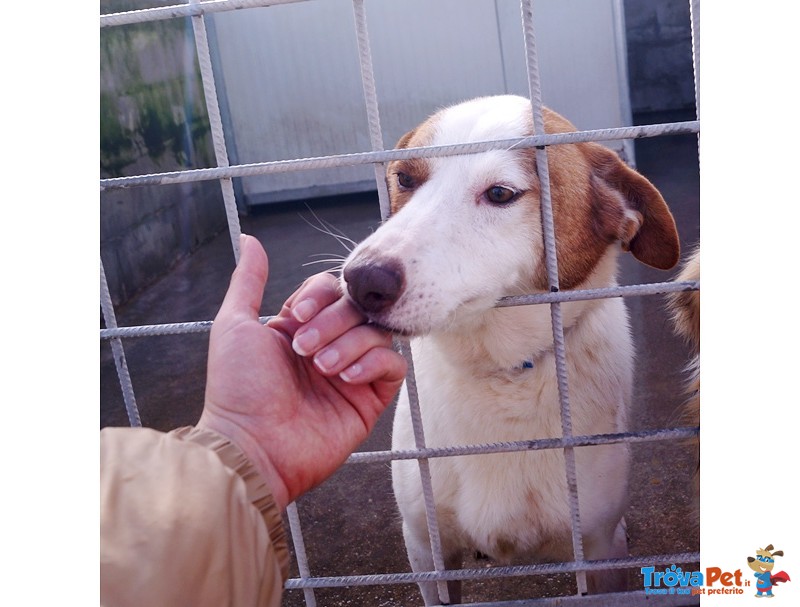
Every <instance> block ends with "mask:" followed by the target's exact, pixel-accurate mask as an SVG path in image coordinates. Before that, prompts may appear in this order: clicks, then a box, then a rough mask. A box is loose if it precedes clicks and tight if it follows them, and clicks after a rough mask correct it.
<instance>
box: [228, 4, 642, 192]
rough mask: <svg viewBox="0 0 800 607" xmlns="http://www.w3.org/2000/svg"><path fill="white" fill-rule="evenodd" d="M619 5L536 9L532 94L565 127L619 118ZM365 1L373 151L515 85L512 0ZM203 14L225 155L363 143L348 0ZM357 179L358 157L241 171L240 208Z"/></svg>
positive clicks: (519, 87)
mask: <svg viewBox="0 0 800 607" xmlns="http://www.w3.org/2000/svg"><path fill="white" fill-rule="evenodd" d="M618 1H619V0H573V1H570V2H563V1H562V0H540V1H538V2H537V3H536V5H535V10H536V23H537V27H536V34H537V43H538V47H539V56H540V72H541V78H542V86H543V90H544V101H545V103H546V104H547V105H549V106H550V107H552V108H553V109H555V110H557V111H559V112H560V113H562V114H564V115H565V116H567V117H568V118H570V119H571V120H572V121H573V122H574V123H575V124H576V126H578V128H605V127H616V126H623V125H628V124H630V111H629V110H628V109H627V108H628V102H627V97H626V95H627V78H626V71H625V70H624V65H623V66H622V68H623V69H620V65H619V64H618V57H619V56H620V55H619V52H618V51H619V44H620V43H621V44H623V50H624V37H623V34H624V32H620V31H619V27H618V21H617V20H616V14H615V4H616V3H617V2H618ZM366 7H367V16H368V22H369V23H368V25H369V31H370V43H371V47H372V56H373V63H374V69H375V78H376V85H377V90H378V98H379V104H380V111H381V121H382V126H383V140H384V146H385V147H386V148H391V147H393V146H394V144H395V142H396V141H397V139H398V138H399V137H400V136H401V135H402V134H403V133H405V132H406V131H408V130H409V129H411V128H413V127H414V126H415V125H416V124H418V123H419V122H420V121H421V120H423V119H424V118H425V117H426V116H427V115H429V114H430V113H431V112H433V111H435V110H436V109H437V108H439V107H442V106H445V105H448V104H451V103H454V102H457V101H461V100H464V99H468V98H470V97H475V96H478V95H491V94H499V93H505V92H511V93H517V94H522V95H527V93H528V89H527V70H526V67H525V55H524V46H523V37H522V30H521V25H520V7H519V2H518V0H392V1H389V0H369V1H368V2H367V5H366ZM214 22H215V32H216V38H217V39H216V42H217V45H218V56H219V67H220V69H221V71H222V77H223V79H224V91H223V94H225V95H226V96H227V105H228V107H229V113H230V122H229V124H230V125H231V130H232V132H231V133H229V140H230V142H232V144H233V145H232V147H233V148H234V149H233V153H234V158H235V162H237V163H249V162H260V161H266V160H278V159H288V158H302V157H310V156H325V155H331V154H341V153H350V152H362V151H368V150H369V149H370V144H369V136H368V133H367V126H366V111H365V109H364V100H363V93H362V88H361V79H360V75H359V64H358V50H357V46H356V40H355V35H354V22H353V12H352V3H351V1H350V0H319V1H317V2H303V3H299V4H289V5H283V6H274V7H270V8H263V9H254V10H248V11H232V12H229V13H224V14H219V15H215V16H214ZM622 56H623V57H624V54H623V55H622ZM587 99H588V100H590V102H588V103H587ZM619 145H620V144H617V146H619ZM368 189H374V173H373V171H372V170H371V168H370V167H352V168H346V169H335V170H334V169H332V170H319V171H311V172H297V173H282V174H277V175H267V176H261V177H251V178H247V179H245V180H243V190H244V194H245V196H246V201H247V203H248V204H258V203H261V202H270V201H274V200H293V199H297V198H302V197H306V196H313V195H325V194H336V193H347V192H354V191H363V190H368Z"/></svg>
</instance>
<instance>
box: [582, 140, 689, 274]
mask: <svg viewBox="0 0 800 607" xmlns="http://www.w3.org/2000/svg"><path fill="white" fill-rule="evenodd" d="M586 155H587V157H588V159H589V162H590V163H591V165H592V172H593V174H592V185H593V190H594V194H595V197H596V201H595V204H597V205H599V206H598V208H597V209H596V211H595V215H596V217H597V221H598V223H599V224H600V225H599V227H600V229H601V230H603V231H604V232H605V235H606V236H611V237H616V238H618V239H619V240H620V241H621V242H622V248H623V249H625V250H626V251H630V252H631V253H633V255H634V257H636V259H638V260H639V261H641V262H642V263H646V264H647V265H649V266H653V267H654V268H658V269H660V270H669V269H670V268H672V267H673V266H675V264H677V263H678V260H679V259H680V242H679V240H678V231H677V229H676V227H675V219H674V218H673V217H672V213H670V211H669V208H668V207H667V203H666V202H664V198H662V196H661V194H660V193H659V192H658V190H657V189H656V188H655V186H654V185H653V184H652V183H650V182H649V181H648V180H647V179H645V178H644V177H643V176H642V175H640V174H639V173H637V172H636V171H634V170H633V169H631V168H630V167H628V166H627V165H626V164H625V163H624V162H622V160H621V159H620V158H619V156H617V154H616V153H614V152H613V151H612V150H609V149H608V148H606V147H603V146H602V145H599V144H592V145H590V146H589V147H587V148H586ZM620 203H621V205H622V208H621V209H620ZM620 211H621V212H620Z"/></svg>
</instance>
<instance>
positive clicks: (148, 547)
mask: <svg viewBox="0 0 800 607" xmlns="http://www.w3.org/2000/svg"><path fill="white" fill-rule="evenodd" d="M288 565H289V552H288V545H287V542H286V535H285V531H284V529H283V522H282V520H281V514H280V512H279V511H278V508H277V506H276V505H275V502H274V500H273V499H272V496H271V494H270V492H269V490H268V489H267V486H266V484H265V482H264V480H263V479H262V478H261V476H260V475H259V474H258V473H257V472H256V471H255V469H254V468H253V466H252V464H251V463H250V462H249V461H248V460H247V458H246V457H245V456H244V454H243V453H242V451H241V450H240V449H239V448H238V447H236V446H235V445H233V444H232V443H231V442H230V441H228V440H227V439H226V438H225V437H223V436H220V435H218V434H215V433H213V432H209V431H205V430H198V429H196V428H181V429H179V430H175V431H174V432H170V433H168V434H164V433H161V432H156V431H155V430H149V429H145V428H106V429H104V430H101V432H100V602H101V604H102V605H103V606H105V607H122V606H126V605H136V606H141V605H148V606H152V607H156V606H159V605H164V606H177V605H192V606H194V607H204V606H206V605H208V606H213V607H219V606H221V605H236V606H239V605H242V606H249V605H259V606H260V605H265V606H266V605H279V604H280V600H281V593H282V589H283V582H284V581H285V580H286V578H287V577H288Z"/></svg>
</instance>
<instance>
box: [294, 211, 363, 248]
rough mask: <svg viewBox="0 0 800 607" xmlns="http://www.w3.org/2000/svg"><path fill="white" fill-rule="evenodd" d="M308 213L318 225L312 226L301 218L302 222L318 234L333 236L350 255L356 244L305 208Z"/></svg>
mask: <svg viewBox="0 0 800 607" xmlns="http://www.w3.org/2000/svg"><path fill="white" fill-rule="evenodd" d="M306 208H307V209H308V211H309V213H311V215H312V217H313V218H314V219H315V220H316V222H317V223H318V224H319V225H314V224H313V223H312V222H311V221H309V220H308V219H306V218H305V217H303V220H304V221H305V222H306V223H307V224H308V225H309V226H311V227H312V228H314V229H315V230H317V231H318V232H322V233H323V234H326V235H327V236H333V238H335V239H336V242H338V243H339V244H340V245H342V247H343V248H344V250H345V251H347V253H348V254H349V253H352V252H353V249H355V248H356V246H357V245H358V243H357V242H356V241H355V240H353V239H352V238H350V237H348V236H347V235H346V234H344V232H342V231H341V230H340V229H338V228H337V227H336V226H334V225H333V224H332V223H330V222H328V221H325V220H324V219H322V218H321V217H320V216H319V215H317V214H316V213H315V212H314V211H313V210H312V209H311V208H310V207H308V206H306Z"/></svg>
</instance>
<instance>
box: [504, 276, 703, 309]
mask: <svg viewBox="0 0 800 607" xmlns="http://www.w3.org/2000/svg"><path fill="white" fill-rule="evenodd" d="M699 289H700V283H699V282H698V281H685V282H672V281H670V282H653V283H648V284H642V285H623V286H617V287H604V288H602V289H576V290H574V291H557V292H555V293H532V294H530V295H512V296H509V297H503V298H502V299H500V300H499V301H498V302H497V303H496V304H495V307H497V308H505V307H509V306H528V305H534V304H550V303H562V302H567V301H586V300H589V299H608V298H610V297H638V296H641V295H662V294H664V293H677V292H681V291H697V290H699Z"/></svg>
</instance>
